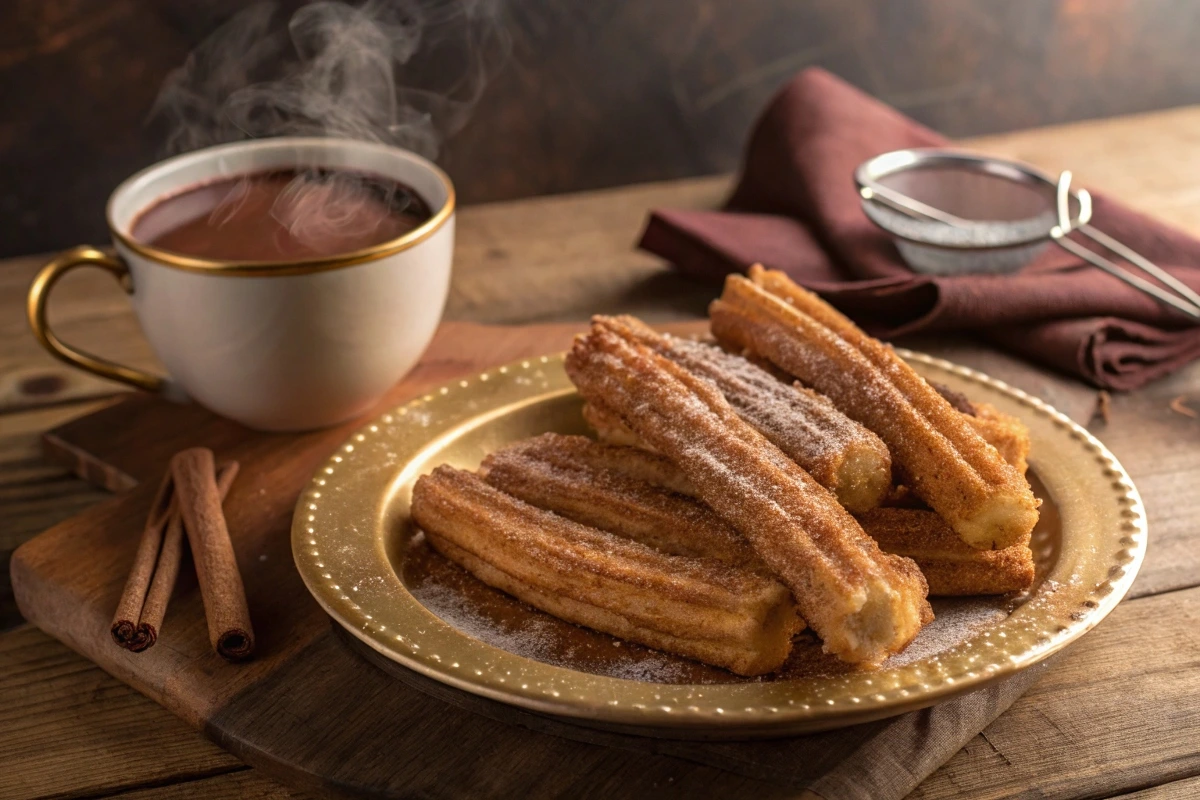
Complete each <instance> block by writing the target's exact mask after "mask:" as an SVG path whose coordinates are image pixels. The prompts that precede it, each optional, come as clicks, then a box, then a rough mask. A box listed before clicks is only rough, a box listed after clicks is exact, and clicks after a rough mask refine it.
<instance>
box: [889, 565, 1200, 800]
mask: <svg viewBox="0 0 1200 800" xmlns="http://www.w3.org/2000/svg"><path fill="white" fill-rule="evenodd" d="M1198 623H1200V588H1198V589H1188V590H1185V591H1179V592H1171V593H1169V594H1163V595H1158V596H1154V597H1146V598H1143V599H1138V600H1131V601H1126V602H1124V603H1122V604H1121V605H1120V606H1118V607H1117V609H1116V610H1115V611H1114V612H1113V614H1112V615H1111V616H1110V617H1109V619H1107V620H1105V621H1104V622H1103V623H1101V625H1100V627H1099V628H1098V629H1097V630H1096V631H1095V632H1093V633H1092V634H1090V635H1088V636H1085V637H1084V638H1083V639H1081V640H1080V641H1079V643H1078V646H1076V647H1073V648H1072V649H1071V650H1070V652H1069V653H1068V656H1067V658H1066V659H1065V660H1064V661H1063V663H1061V664H1058V665H1056V666H1055V668H1054V669H1052V670H1050V671H1049V672H1048V673H1047V675H1046V676H1045V677H1044V678H1042V680H1041V681H1039V683H1038V684H1037V686H1035V687H1034V688H1033V689H1032V690H1031V691H1030V692H1028V693H1027V694H1026V695H1025V696H1024V697H1022V698H1021V699H1020V700H1018V701H1017V702H1016V703H1014V704H1013V706H1012V708H1010V709H1009V710H1008V713H1006V714H1004V715H1003V716H1002V717H1000V719H998V720H996V721H995V722H994V723H992V724H991V725H990V726H989V727H988V728H987V729H986V730H985V731H984V732H983V733H982V734H980V735H979V736H977V737H976V738H975V740H974V741H973V742H972V743H971V744H969V745H967V747H965V748H964V749H963V750H961V751H959V753H958V755H956V756H955V757H954V758H952V759H951V760H950V761H949V762H948V763H947V764H946V765H945V766H944V767H942V769H940V770H938V771H937V772H936V773H934V774H933V775H931V776H930V777H929V778H928V779H927V780H926V781H925V782H924V783H923V784H921V786H920V787H918V789H917V791H916V792H914V793H913V795H912V797H913V800H932V798H949V797H961V796H967V797H971V798H976V799H977V800H989V799H990V798H1008V797H1038V798H1081V797H1102V796H1105V795H1106V794H1114V793H1118V792H1121V791H1131V790H1134V789H1139V788H1142V787H1145V786H1151V785H1154V784H1157V783H1165V782H1168V781H1176V780H1181V779H1184V778H1190V777H1193V776H1196V775H1200V750H1197V748H1196V746H1195V742H1196V737H1197V732H1196V731H1197V729H1196V726H1197V720H1198V717H1197V709H1200V661H1197V659H1196V653H1198V652H1200V625H1198ZM1135 654H1138V655H1135ZM1146 742H1154V746H1153V747H1150V748H1148V747H1144V746H1140V744H1142V743H1146Z"/></svg>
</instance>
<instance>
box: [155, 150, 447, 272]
mask: <svg viewBox="0 0 1200 800" xmlns="http://www.w3.org/2000/svg"><path fill="white" fill-rule="evenodd" d="M432 214H433V212H432V211H431V209H430V207H429V205H428V204H427V203H426V202H425V201H424V200H423V199H422V198H421V197H420V196H419V195H418V194H417V193H416V191H414V190H413V189H412V188H411V187H409V186H406V185H404V184H402V183H399V182H396V181H393V180H389V179H387V178H382V177H378V176H374V175H367V174H363V173H357V172H351V171H346V170H318V169H303V170H295V169H288V170H273V171H269V172H258V173H252V174H249V175H240V176H237V177H232V178H225V179H221V180H218V181H214V182H211V183H205V184H201V185H199V186H193V187H191V188H189V189H186V190H184V191H183V192H180V193H178V194H175V195H172V196H170V197H167V198H164V199H161V200H159V201H158V202H156V203H154V204H153V205H151V206H150V207H149V208H148V209H146V210H145V211H143V212H142V214H141V215H140V216H139V217H138V218H137V219H136V220H135V221H134V223H133V230H132V233H133V238H134V239H136V240H138V241H140V242H143V243H145V244H149V245H153V246H155V247H159V248H161V249H163V250H168V251H171V252H174V253H180V254H183V255H188V256H197V257H201V258H211V259H218V260H223V261H279V262H292V261H296V260H298V259H307V258H321V257H326V256H336V255H341V254H343V253H351V252H354V251H356V250H362V249H364V248H369V247H374V246H375V245H379V244H383V243H384V242H388V241H391V240H392V239H396V238H398V237H400V236H403V235H404V234H405V233H408V232H409V231H411V230H413V229H414V228H417V227H419V226H420V225H421V224H422V223H424V222H425V221H427V220H428V219H429V218H430V217H431V216H432Z"/></svg>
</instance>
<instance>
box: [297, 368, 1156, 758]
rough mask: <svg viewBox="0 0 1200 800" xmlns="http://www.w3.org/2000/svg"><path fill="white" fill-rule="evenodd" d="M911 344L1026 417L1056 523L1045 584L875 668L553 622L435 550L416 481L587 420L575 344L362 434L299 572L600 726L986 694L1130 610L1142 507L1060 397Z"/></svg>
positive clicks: (388, 628) (777, 725)
mask: <svg viewBox="0 0 1200 800" xmlns="http://www.w3.org/2000/svg"><path fill="white" fill-rule="evenodd" d="M899 352H900V354H901V355H902V356H903V357H904V358H905V359H906V360H907V361H908V362H909V363H910V364H912V365H913V367H914V368H915V369H916V370H917V371H918V372H920V373H921V374H922V375H924V376H925V377H927V378H929V379H931V380H934V381H938V382H941V383H944V384H946V385H948V386H950V387H951V388H952V389H956V390H958V391H961V392H963V393H964V394H966V395H967V396H968V397H970V398H971V399H973V400H979V401H986V402H989V403H992V404H993V405H995V406H996V407H997V408H999V409H1000V410H1001V411H1004V412H1006V413H1009V414H1014V415H1016V416H1019V417H1020V418H1021V419H1023V420H1024V421H1025V422H1026V424H1027V425H1028V426H1029V429H1030V434H1031V437H1032V442H1033V446H1032V450H1031V452H1030V456H1029V463H1030V476H1031V482H1032V483H1033V484H1034V486H1035V489H1036V490H1037V492H1038V494H1039V496H1041V497H1042V498H1043V521H1042V523H1040V524H1039V528H1038V530H1037V531H1035V538H1034V547H1035V552H1036V554H1037V558H1038V575H1037V580H1036V582H1035V585H1034V587H1033V588H1032V589H1031V590H1030V591H1029V592H1027V593H1025V594H1024V595H1022V596H1021V597H1019V598H1017V599H1015V600H1013V599H1011V598H1010V599H1008V600H1003V601H999V600H994V599H993V600H986V601H985V600H978V599H977V600H958V601H940V604H939V605H935V609H937V610H938V613H939V615H940V619H941V622H940V623H939V622H936V621H935V622H934V623H933V624H932V625H931V626H930V627H929V628H928V629H926V630H925V631H922V633H921V635H920V636H918V638H917V640H916V641H915V642H914V643H913V644H912V645H911V646H910V647H909V650H908V651H906V652H905V653H902V654H900V656H897V657H894V658H893V659H892V660H890V661H889V662H886V663H885V664H884V666H883V667H882V668H880V669H878V670H874V671H863V670H854V669H850V668H846V667H844V666H841V667H840V668H839V666H838V665H837V664H836V662H833V661H832V659H830V658H829V657H824V660H823V661H822V658H821V657H819V656H818V657H813V658H810V659H808V660H809V661H811V662H813V663H815V664H816V667H813V664H812V663H808V664H807V666H804V667H803V668H801V667H797V668H791V667H789V668H788V670H787V671H785V673H784V675H783V676H782V677H776V678H774V679H767V680H763V679H741V678H738V677H737V676H733V675H731V674H729V673H725V672H724V671H722V670H717V669H716V668H709V667H705V666H703V665H697V664H694V663H693V662H688V661H686V660H685V659H678V658H676V657H673V656H664V655H663V654H660V653H657V652H656V651H652V650H648V649H646V648H642V647H640V646H638V645H634V644H630V643H623V642H621V641H619V640H616V639H614V638H613V637H609V636H607V635H604V634H599V633H596V632H594V631H587V630H585V629H582V628H576V627H575V626H571V625H568V624H567V623H563V622H561V621H559V620H555V619H553V618H552V617H549V616H548V615H544V614H542V613H541V612H539V611H536V610H533V609H529V608H527V607H525V606H522V605H521V604H519V603H517V602H516V601H515V600H512V599H511V598H508V597H507V596H503V595H500V593H498V592H495V590H492V589H490V588H488V587H485V586H483V585H482V584H480V583H478V582H477V581H475V580H474V579H473V578H470V577H469V576H467V575H466V574H465V573H462V572H461V571H460V570H458V568H457V567H454V566H453V565H450V564H449V563H448V562H445V561H444V560H442V559H441V557H440V556H437V555H436V554H433V553H432V552H431V551H429V549H428V546H427V545H425V544H424V543H423V541H422V537H421V535H420V534H419V532H416V531H414V530H413V527H412V524H411V521H410V520H409V515H408V509H409V502H410V499H411V494H412V485H413V482H414V481H415V480H416V479H417V477H419V476H420V475H422V474H425V473H427V472H429V471H430V470H431V469H433V467H435V466H437V465H438V464H442V463H449V464H452V465H454V466H458V467H464V468H473V467H475V466H477V465H478V464H479V462H480V460H481V459H482V458H483V457H484V456H485V455H486V454H487V453H489V452H491V451H492V450H495V449H496V448H498V447H501V446H503V445H505V444H507V443H509V442H513V441H516V440H518V439H523V438H526V437H528V436H532V435H535V434H538V433H543V432H546V431H558V432H562V433H582V432H584V426H583V422H582V420H581V418H580V414H579V409H580V407H581V403H582V401H581V400H580V398H579V396H578V395H577V394H576V392H575V390H574V388H573V387H572V386H571V384H570V382H569V381H568V380H567V376H566V374H565V373H564V371H563V366H562V357H561V356H560V355H556V356H543V357H541V358H534V359H529V360H526V361H520V362H516V363H514V364H509V365H507V366H504V367H499V368H496V369H493V370H491V371H489V372H485V373H483V374H481V375H475V376H472V377H470V378H469V379H465V380H461V381H457V382H455V383H452V384H448V385H446V386H443V387H441V388H440V389H435V390H434V391H433V392H431V393H430V394H427V395H425V396H424V397H421V398H418V399H416V400H413V401H412V402H410V403H408V404H406V405H404V406H402V407H400V408H398V409H396V410H395V411H393V412H391V413H389V414H384V415H382V416H381V417H379V418H378V419H376V420H374V421H373V422H371V423H370V424H368V425H366V426H365V427H363V428H361V429H360V430H359V431H358V432H357V433H356V434H354V435H353V436H351V437H350V439H349V440H348V441H347V442H346V443H345V444H343V445H342V446H341V447H339V448H338V450H337V451H336V453H335V454H334V455H333V456H331V457H330V459H329V460H328V461H327V462H326V463H325V464H324V465H323V466H321V467H320V468H319V469H318V470H317V473H316V475H314V477H313V479H312V482H311V484H310V485H309V487H308V489H307V490H306V491H305V492H304V494H303V495H302V496H301V498H300V500H299V503H298V504H297V506H296V513H295V517H294V519H293V524H292V551H293V554H294V556H295V560H296V566H297V568H298V569H299V571H300V575H301V577H302V578H303V579H304V582H305V584H307V586H308V589H309V591H310V592H312V594H313V596H314V597H315V598H316V599H317V602H319V603H320V604H321V606H322V607H324V609H325V610H326V611H327V612H328V613H329V614H330V616H332V617H333V618H334V619H335V620H337V621H338V622H339V623H340V624H341V625H343V626H344V627H345V628H346V629H347V630H348V631H349V632H350V633H351V634H352V635H354V636H355V637H357V638H358V639H360V640H361V641H362V642H364V643H365V644H367V645H368V646H370V647H371V648H373V649H374V650H376V651H378V652H379V653H380V654H382V655H383V656H385V657H386V658H389V659H391V660H393V661H396V662H398V663H400V664H402V665H404V666H406V667H408V668H410V669H413V670H416V671H417V672H419V673H421V674H422V675H425V676H428V677H430V678H433V679H434V680H437V681H440V682H442V683H445V684H448V685H450V686H454V687H457V688H459V689H462V690H464V691H467V692H472V693H474V694H477V695H482V696H484V697H488V698H492V699H494V700H499V701H502V702H505V703H510V704H512V705H516V706H521V707H523V708H526V709H530V710H533V711H537V712H541V713H545V714H553V715H558V716H563V717H571V718H574V719H575V720H576V721H578V722H581V723H583V724H589V725H596V726H599V727H607V728H614V729H621V730H632V731H635V732H641V733H647V734H649V735H657V736H683V737H688V736H695V737H705V738H713V737H728V738H746V737H751V736H769V735H782V734H785V733H798V732H804V731H815V730H823V729H828V728H835V727H841V726H844V725H851V724H855V723H859V722H865V721H867V720H871V719H878V718H881V717H887V716H891V715H894V714H900V713H903V712H906V711H911V710H914V709H917V708H923V707H925V706H929V705H932V704H934V703H936V702H940V701H942V700H945V699H947V698H949V697H952V696H955V695H958V694H961V693H964V692H967V691H972V690H975V689H979V688H981V687H983V686H984V685H986V684H988V683H991V682H993V681H996V680H999V679H1001V678H1003V677H1005V676H1007V675H1011V674H1013V673H1015V672H1018V671H1020V670H1023V669H1026V668H1028V667H1030V666H1032V665H1034V664H1036V663H1037V662H1039V661H1041V660H1042V659H1044V658H1046V657H1047V656H1049V655H1051V654H1052V653H1054V652H1056V651H1058V650H1060V649H1062V648H1063V647H1065V646H1066V645H1067V644H1069V643H1070V642H1072V641H1074V640H1075V639H1077V638H1079V637H1080V636H1082V635H1083V634H1084V633H1086V632H1087V631H1089V630H1091V629H1092V628H1093V627H1094V626H1095V625H1096V624H1097V623H1098V622H1100V620H1102V619H1103V618H1104V617H1105V616H1106V615H1107V614H1108V613H1109V612H1110V611H1111V610H1112V609H1113V608H1114V607H1115V606H1116V604H1117V603H1118V602H1119V601H1120V600H1121V598H1122V597H1124V596H1125V593H1126V592H1127V591H1128V590H1129V587H1130V585H1131V584H1132V583H1133V579H1134V577H1135V576H1136V574H1137V571H1138V568H1139V567H1140V566H1141V563H1142V559H1143V557H1144V556H1145V552H1146V516H1145V511H1144V508H1143V506H1142V501H1141V498H1140V497H1139V496H1138V493H1137V490H1136V489H1135V488H1134V486H1133V483H1132V482H1131V481H1130V479H1129V476H1128V474H1126V472H1125V470H1124V469H1123V468H1122V467H1121V465H1120V464H1119V463H1118V462H1117V460H1116V459H1115V458H1113V456H1112V454H1111V453H1109V452H1108V450H1107V449H1105V447H1104V446H1103V445H1102V444H1100V442H1099V441H1097V440H1096V439H1095V438H1094V437H1093V436H1091V434H1089V433H1088V432H1087V431H1086V430H1084V429H1083V428H1081V427H1080V426H1078V425H1076V424H1075V423H1073V422H1071V421H1070V420H1069V419H1067V417H1065V416H1063V415H1062V414H1060V413H1059V412H1057V411H1055V410H1054V409H1053V408H1051V407H1050V406H1048V405H1046V404H1045V403H1043V402H1041V401H1040V400H1038V399H1037V398H1034V397H1031V396H1029V395H1027V394H1025V393H1024V392H1021V391H1019V390H1017V389H1013V388H1012V387H1009V386H1007V385H1006V384H1004V383H1001V382H1000V381H997V380H994V379H992V378H989V377H987V376H986V375H983V374H981V373H979V372H975V371H974V370H970V369H967V368H965V367H960V366H957V365H955V364H951V363H950V362H947V361H943V360H941V359H936V358H932V357H930V356H926V355H922V354H919V353H911V352H908V351H904V350H900V351H899ZM998 603H1008V604H1009V605H1008V606H1007V607H1005V608H1003V609H1002V610H1000V608H999V606H998V605H997V604H998ZM431 609H433V610H431ZM435 611H436V613H435ZM939 625H940V627H938V626H939ZM485 640H486V641H485ZM489 642H490V643H489ZM799 649H803V648H799V646H798V650H799ZM816 650H817V648H816V647H815V645H811V646H809V647H808V649H807V650H804V652H806V653H808V654H809V655H811V654H812V653H814V652H816ZM831 662H832V666H831ZM680 681H682V682H680Z"/></svg>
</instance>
